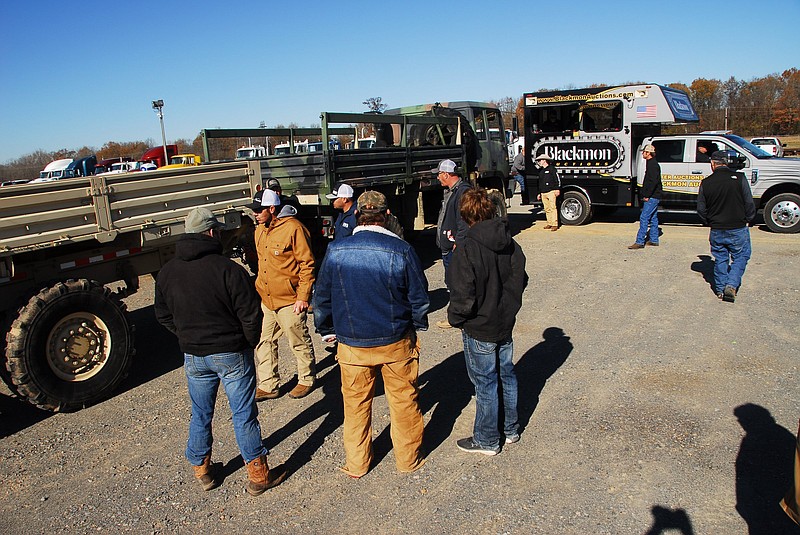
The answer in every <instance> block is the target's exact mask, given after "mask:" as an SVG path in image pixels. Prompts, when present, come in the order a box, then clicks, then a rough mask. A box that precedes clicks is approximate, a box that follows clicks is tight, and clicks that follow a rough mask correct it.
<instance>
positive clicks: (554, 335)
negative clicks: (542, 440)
mask: <svg viewBox="0 0 800 535" xmlns="http://www.w3.org/2000/svg"><path fill="white" fill-rule="evenodd" d="M542 336H543V337H544V340H543V341H541V342H539V343H538V344H536V345H535V346H533V347H532V348H530V349H529V350H528V351H526V352H525V354H524V355H522V358H520V359H519V361H518V362H517V364H516V366H514V371H516V372H517V383H518V387H519V400H518V404H519V405H518V411H519V426H520V431H524V430H525V428H526V427H527V426H528V422H529V421H530V419H531V416H532V415H533V412H534V411H535V410H536V406H537V405H538V404H539V395H540V394H541V393H542V390H544V386H545V383H547V380H548V379H549V378H550V377H551V376H552V375H553V374H554V373H555V372H556V370H558V369H559V368H560V367H561V365H562V364H564V362H566V360H567V357H569V354H570V353H572V342H570V341H569V336H566V335H565V334H564V331H563V330H562V329H561V328H559V327H548V328H547V329H545V330H544V332H543V333H542Z"/></svg>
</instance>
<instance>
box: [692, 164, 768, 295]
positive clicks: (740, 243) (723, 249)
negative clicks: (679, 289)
mask: <svg viewBox="0 0 800 535" xmlns="http://www.w3.org/2000/svg"><path fill="white" fill-rule="evenodd" d="M735 158H736V153H734V152H733V151H724V150H718V151H715V152H714V153H712V154H711V169H713V171H714V172H713V173H711V174H710V175H708V176H707V177H706V178H704V179H703V181H702V182H700V190H699V191H698V193H697V213H698V214H699V215H700V218H701V219H702V220H703V223H705V224H706V225H708V226H710V227H711V231H710V232H709V234H708V241H709V243H710V244H711V254H712V255H713V256H714V292H715V293H716V294H717V297H719V298H720V299H722V300H723V301H727V302H729V303H733V302H734V301H735V300H736V293H737V292H738V291H739V286H740V285H741V284H742V276H743V275H744V270H745V268H746V267H747V262H748V260H750V253H751V247H750V229H749V228H748V223H750V222H752V221H753V219H754V218H755V217H756V206H755V203H754V202H753V194H752V192H751V191H750V185H749V184H748V183H747V177H746V176H745V175H744V173H741V172H738V171H734V170H732V169H731V168H730V167H728V166H729V165H731V164H732V163H734V160H735Z"/></svg>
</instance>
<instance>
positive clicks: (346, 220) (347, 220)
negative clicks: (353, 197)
mask: <svg viewBox="0 0 800 535" xmlns="http://www.w3.org/2000/svg"><path fill="white" fill-rule="evenodd" d="M355 228H356V203H353V206H351V207H350V209H349V210H348V211H346V212H342V213H341V214H339V215H338V216H336V221H335V222H334V223H333V239H334V240H341V239H342V238H347V237H349V236H351V235H352V234H353V230H354V229H355Z"/></svg>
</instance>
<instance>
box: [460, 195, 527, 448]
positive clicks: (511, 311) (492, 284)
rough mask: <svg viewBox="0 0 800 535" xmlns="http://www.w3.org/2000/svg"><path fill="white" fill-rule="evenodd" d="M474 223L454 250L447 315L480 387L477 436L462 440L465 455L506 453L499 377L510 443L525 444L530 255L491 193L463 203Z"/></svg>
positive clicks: (472, 377)
mask: <svg viewBox="0 0 800 535" xmlns="http://www.w3.org/2000/svg"><path fill="white" fill-rule="evenodd" d="M461 216H462V217H463V218H464V220H465V221H466V222H467V224H468V225H469V230H468V231H467V235H466V237H465V238H464V241H463V242H462V244H461V245H459V246H458V247H457V248H456V250H455V251H454V252H453V263H452V264H451V266H450V269H451V270H452V287H451V288H450V306H449V307H448V309H447V317H448V318H449V320H450V323H451V324H452V325H453V326H454V327H460V328H461V329H462V338H463V341H464V357H465V359H466V362H467V373H468V375H469V378H470V380H471V381H472V384H473V385H475V404H476V414H475V424H474V427H473V435H472V436H471V437H468V438H464V439H461V440H459V441H457V442H456V444H457V445H458V448H459V449H460V450H462V451H466V452H473V453H481V454H483V455H497V454H498V453H499V452H500V439H501V436H500V428H501V426H500V425H499V414H498V413H499V404H500V400H499V397H498V393H497V391H498V384H497V383H498V376H499V380H500V384H501V385H502V391H503V411H504V414H503V415H504V418H503V423H502V429H503V435H504V436H505V443H506V444H512V443H514V442H517V441H518V440H519V422H518V421H517V377H516V375H515V373H514V362H513V360H512V359H513V353H514V342H513V340H512V338H511V332H512V330H513V329H514V323H515V322H516V319H517V312H519V310H520V308H521V307H522V292H523V290H524V289H525V285H526V284H527V275H526V273H525V255H524V254H523V253H522V249H521V248H520V247H519V245H518V244H517V243H516V242H515V241H514V240H513V239H512V238H511V232H510V231H509V229H508V221H507V220H506V219H500V218H495V217H494V216H495V207H494V204H493V203H492V201H491V199H489V196H488V195H487V194H486V191H485V190H482V189H477V190H469V191H467V192H465V193H464V196H463V197H462V202H461Z"/></svg>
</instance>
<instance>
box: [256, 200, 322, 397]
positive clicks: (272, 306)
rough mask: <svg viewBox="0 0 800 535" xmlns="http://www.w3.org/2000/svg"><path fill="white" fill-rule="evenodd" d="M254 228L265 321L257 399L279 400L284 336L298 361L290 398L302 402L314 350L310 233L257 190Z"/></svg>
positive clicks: (310, 381)
mask: <svg viewBox="0 0 800 535" xmlns="http://www.w3.org/2000/svg"><path fill="white" fill-rule="evenodd" d="M251 209H252V210H253V214H255V218H256V222H257V223H258V226H257V227H256V230H255V242H256V251H257V252H258V275H257V276H256V290H257V291H258V293H259V295H260V296H261V309H262V311H263V312H264V322H263V324H262V326H261V340H260V341H259V343H258V345H257V346H256V361H257V370H256V371H257V375H258V386H257V389H256V401H264V400H265V399H274V398H277V397H278V396H280V375H279V373H278V339H279V338H280V336H281V335H282V334H285V335H286V338H287V340H288V341H289V347H290V348H291V350H292V353H293V354H294V356H295V358H296V359H297V385H296V386H295V387H294V388H293V389H292V391H291V392H289V397H290V398H295V399H298V398H302V397H305V396H307V395H308V394H309V393H310V392H311V391H312V390H313V389H314V381H315V376H316V369H315V358H314V346H313V344H312V342H311V336H310V335H309V333H308V326H307V325H306V316H307V310H308V302H309V300H310V299H311V287H312V285H313V284H314V254H313V253H312V252H311V245H310V235H309V233H308V229H306V227H305V226H303V224H302V223H301V222H300V221H298V220H297V219H295V218H294V217H293V216H294V215H295V214H297V209H296V208H294V207H293V206H292V205H290V204H284V205H283V206H281V199H280V197H279V196H278V194H277V193H275V192H274V191H272V190H270V189H265V190H262V191H259V192H258V193H257V194H256V196H255V197H254V198H253V204H252V206H251Z"/></svg>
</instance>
